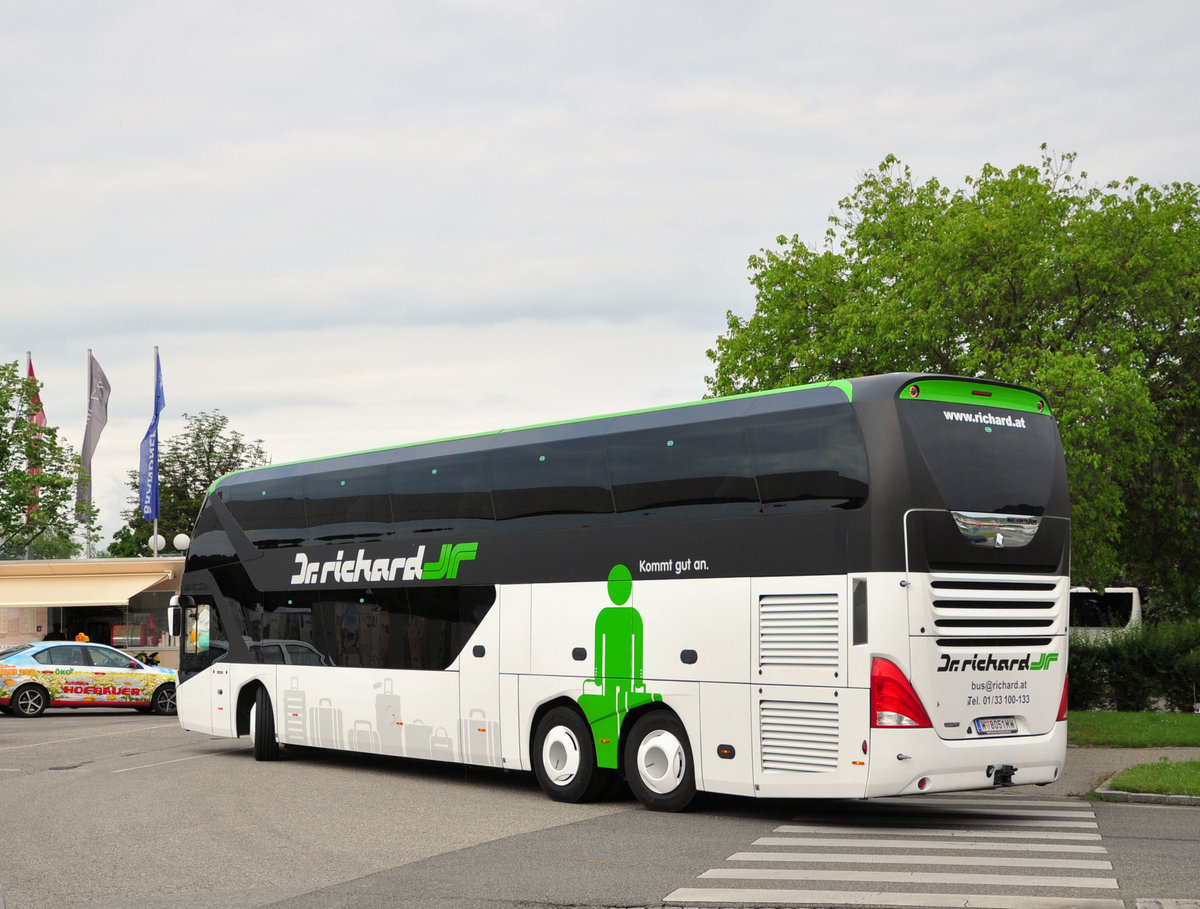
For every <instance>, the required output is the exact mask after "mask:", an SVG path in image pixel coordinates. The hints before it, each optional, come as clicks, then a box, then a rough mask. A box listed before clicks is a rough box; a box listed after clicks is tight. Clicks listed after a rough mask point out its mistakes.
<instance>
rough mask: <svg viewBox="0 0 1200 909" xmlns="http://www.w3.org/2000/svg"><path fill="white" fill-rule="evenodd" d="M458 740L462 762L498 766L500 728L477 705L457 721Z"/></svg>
mask: <svg viewBox="0 0 1200 909" xmlns="http://www.w3.org/2000/svg"><path fill="white" fill-rule="evenodd" d="M458 740H459V741H460V742H462V749H463V762H464V763H468V764H484V765H487V766H489V767H499V766H500V730H499V729H498V728H497V725H496V723H495V722H494V721H492V720H489V719H488V718H487V714H486V713H485V712H484V711H483V710H482V709H480V708H478V707H477V708H475V709H474V710H472V711H471V712H470V713H469V714H468V715H467V716H466V717H465V718H464V719H461V720H459V721H458Z"/></svg>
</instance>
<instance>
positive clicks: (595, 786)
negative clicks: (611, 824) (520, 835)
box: [531, 707, 612, 802]
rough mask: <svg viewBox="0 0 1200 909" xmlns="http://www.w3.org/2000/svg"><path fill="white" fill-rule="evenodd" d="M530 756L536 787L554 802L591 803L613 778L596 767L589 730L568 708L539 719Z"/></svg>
mask: <svg viewBox="0 0 1200 909" xmlns="http://www.w3.org/2000/svg"><path fill="white" fill-rule="evenodd" d="M531 757H532V758H533V772H534V775H535V776H536V777H537V781H538V785H539V786H541V787H542V791H543V792H544V793H546V795H548V796H550V798H552V799H554V801H556V802H587V801H592V800H593V799H596V798H597V797H599V795H600V794H601V793H602V792H603V791H604V790H605V789H606V788H607V787H608V783H609V781H610V779H611V776H612V775H611V774H609V773H606V772H604V771H601V770H600V769H599V768H597V767H596V745H595V742H593V741H592V730H591V727H590V726H588V724H587V721H586V720H585V719H584V718H583V717H582V716H581V715H580V714H579V713H577V712H576V711H574V710H572V709H571V708H570V707H555V708H553V709H551V710H550V711H549V712H547V713H546V715H545V716H544V717H542V719H541V722H539V723H538V725H537V730H536V731H535V733H534V736H533V754H532V755H531Z"/></svg>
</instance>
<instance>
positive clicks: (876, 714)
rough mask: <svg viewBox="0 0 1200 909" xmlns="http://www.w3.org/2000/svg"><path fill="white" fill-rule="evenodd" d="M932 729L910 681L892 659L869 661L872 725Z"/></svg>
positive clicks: (879, 658)
mask: <svg viewBox="0 0 1200 909" xmlns="http://www.w3.org/2000/svg"><path fill="white" fill-rule="evenodd" d="M897 727H904V728H907V729H932V728H933V723H931V722H930V721H929V714H928V713H926V712H925V707H924V705H923V704H922V703H921V699H920V698H919V697H917V693H916V691H914V690H913V686H912V683H911V682H909V681H908V679H906V678H905V677H904V673H903V672H901V671H900V669H899V667H897V666H896V664H895V663H893V662H892V661H891V660H885V659H883V657H875V659H873V660H872V661H871V728H873V729H889V728H897Z"/></svg>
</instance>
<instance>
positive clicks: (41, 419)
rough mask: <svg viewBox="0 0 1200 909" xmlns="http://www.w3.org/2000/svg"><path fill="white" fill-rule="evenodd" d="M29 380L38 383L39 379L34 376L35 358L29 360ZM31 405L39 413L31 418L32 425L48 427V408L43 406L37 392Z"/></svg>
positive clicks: (31, 400) (31, 399)
mask: <svg viewBox="0 0 1200 909" xmlns="http://www.w3.org/2000/svg"><path fill="white" fill-rule="evenodd" d="M29 378H31V379H33V380H34V381H35V382H36V381H37V377H36V376H35V375H34V374H33V357H30V358H29ZM29 403H30V404H32V405H34V406H35V407H36V408H37V413H35V414H34V415H33V416H32V417H30V418H29V422H30V423H36V424H37V425H38V426H45V425H46V408H44V407H43V406H42V396H41V395H40V394H38V393H37V392H36V391H35V392H34V393H33V397H32V398H30V399H29Z"/></svg>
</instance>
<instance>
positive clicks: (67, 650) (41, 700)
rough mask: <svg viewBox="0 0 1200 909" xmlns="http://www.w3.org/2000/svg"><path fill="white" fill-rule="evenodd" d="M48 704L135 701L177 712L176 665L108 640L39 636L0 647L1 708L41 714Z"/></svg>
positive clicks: (130, 704)
mask: <svg viewBox="0 0 1200 909" xmlns="http://www.w3.org/2000/svg"><path fill="white" fill-rule="evenodd" d="M47 707H133V708H135V709H138V710H152V711H154V712H155V713H161V714H173V713H175V670H174V669H165V668H163V667H161V666H150V665H147V664H146V663H143V662H141V661H140V660H135V659H134V658H133V657H131V656H130V655H129V654H127V653H122V652H121V651H120V650H117V649H116V648H115V647H109V646H107V645H106V644H92V643H81V642H69V641H39V642H37V643H31V644H17V645H15V646H12V647H6V648H4V649H0V710H4V711H5V712H7V713H13V714H16V715H17V716H26V717H34V716H41V715H42V713H44V712H45V710H46V708H47Z"/></svg>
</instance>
